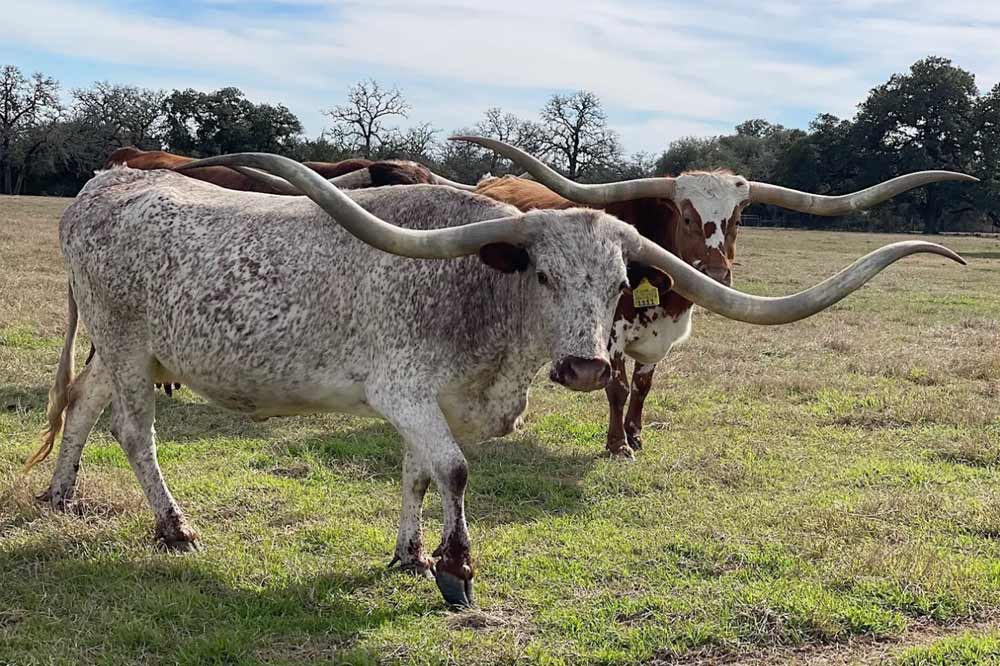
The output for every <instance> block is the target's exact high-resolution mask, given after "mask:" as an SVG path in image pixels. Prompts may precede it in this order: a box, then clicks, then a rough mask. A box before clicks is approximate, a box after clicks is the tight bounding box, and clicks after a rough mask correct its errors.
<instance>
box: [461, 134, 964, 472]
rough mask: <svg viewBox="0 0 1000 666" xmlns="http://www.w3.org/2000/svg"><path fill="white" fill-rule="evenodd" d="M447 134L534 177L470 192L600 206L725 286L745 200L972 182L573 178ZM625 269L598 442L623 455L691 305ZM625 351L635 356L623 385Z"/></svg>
mask: <svg viewBox="0 0 1000 666" xmlns="http://www.w3.org/2000/svg"><path fill="white" fill-rule="evenodd" d="M455 139H456V140H465V141H472V142H473V143H477V144H479V145H482V146H484V147H487V148H490V149H491V150H494V151H496V152H498V153H501V154H502V155H504V156H505V157H507V158H508V159H511V160H512V161H514V162H515V163H516V164H517V165H518V166H519V167H521V168H523V169H527V170H528V172H529V173H530V174H531V175H532V176H534V177H535V178H536V179H537V180H538V181H539V182H535V181H531V180H525V179H523V178H515V177H512V176H506V177H504V178H488V179H484V180H483V181H480V184H479V186H478V187H477V188H476V190H475V191H476V192H477V193H478V194H483V195H485V196H488V197H490V198H492V199H495V200H497V201H501V202H504V203H509V204H512V205H514V206H516V207H517V208H519V209H520V210H522V211H528V210H532V209H568V208H574V207H577V206H581V205H582V206H591V207H595V208H602V209H603V210H605V211H606V212H608V213H610V214H612V215H614V216H615V217H617V218H619V219H620V220H622V221H624V222H627V223H628V224H630V225H632V226H633V227H635V228H636V230H637V231H638V232H639V233H640V234H641V235H642V236H643V237H645V238H648V239H649V240H652V241H654V242H655V243H657V244H658V245H660V246H661V247H663V248H665V249H667V250H668V251H670V252H671V253H672V254H674V255H676V256H678V257H680V258H681V259H683V260H684V261H685V262H686V263H688V264H690V265H691V266H692V267H694V268H696V269H698V270H699V271H701V272H702V273H705V274H706V275H708V276H709V277H711V278H713V279H715V280H716V281H718V282H721V283H722V284H725V285H726V286H730V285H731V284H732V279H733V260H734V257H735V253H736V234H737V230H738V228H739V223H740V216H741V214H742V211H743V209H744V208H745V207H746V206H747V205H749V204H751V203H768V204H774V205H779V206H782V207H784V208H789V209H791V210H796V211H800V212H805V213H812V214H814V215H843V214H845V213H848V212H851V211H855V210H863V209H865V208H869V207H871V206H874V205H875V204H877V203H880V202H882V201H885V200H887V199H889V198H891V197H893V196H896V195H897V194H900V193H901V192H905V191H907V190H910V189H912V188H914V187H919V186H921V185H926V184H928V183H933V182H938V181H946V180H964V181H975V180H976V179H975V178H973V177H971V176H966V175H964V174H958V173H952V172H948V171H922V172H919V173H912V174H908V175H906V176H901V177H899V178H896V179H893V180H890V181H886V182H885V183H881V184H879V185H876V186H874V187H871V188H868V189H867V190H863V191H861V192H855V193H853V194H847V195H842V196H839V197H828V196H820V195H814V194H808V193H805V192H797V191H795V190H789V189H786V188H782V187H777V186H774V185H769V184H766V183H756V182H750V181H748V180H747V179H746V178H743V177H742V176H737V175H734V174H732V173H731V172H727V171H713V172H702V171H696V172H689V173H683V174H681V175H680V176H677V177H676V178H646V179H640V180H632V181H623V182H619V183H610V184H607V185H580V184H578V183H575V182H573V181H570V180H568V179H566V178H563V177H562V176H560V175H559V174H558V173H556V172H555V171H553V170H551V169H549V168H548V167H547V166H545V165H544V164H543V163H542V162H540V161H539V160H537V159H535V158H534V157H532V156H530V155H528V154H526V153H524V152H522V151H520V150H518V149H517V148H514V147H513V146H509V145H507V144H504V143H501V142H499V141H495V140H493V139H484V138H478V137H455ZM543 183H544V184H543ZM546 186H547V187H546ZM550 188H551V189H550ZM553 190H554V191H553ZM628 273H629V285H630V289H629V290H627V291H626V293H625V294H624V295H623V296H622V298H621V299H620V300H619V302H618V309H617V311H616V312H615V322H614V325H613V327H612V331H611V339H610V341H609V349H608V351H609V355H610V357H611V369H612V375H611V380H610V381H609V382H608V385H607V387H606V392H607V396H608V403H609V405H610V412H611V414H610V419H609V424H608V437H607V444H606V446H607V449H608V451H609V452H610V453H611V454H612V455H617V456H623V457H632V456H633V455H634V452H635V451H636V450H638V449H640V448H642V437H641V433H642V409H643V404H644V402H645V400H646V396H647V395H648V394H649V391H650V388H651V387H652V385H653V372H654V370H655V369H656V364H657V362H659V361H661V360H662V359H663V358H664V357H665V356H666V355H667V354H668V353H669V352H670V350H671V348H672V347H673V346H674V345H676V344H679V343H681V342H683V341H684V340H686V339H687V338H688V336H689V335H690V334H691V312H692V303H691V301H689V300H688V299H686V298H684V297H683V296H681V295H680V294H678V293H677V292H675V291H671V289H670V281H669V280H668V279H662V276H661V274H659V272H658V271H656V270H654V269H650V268H649V267H646V266H642V265H639V264H630V265H629V267H628ZM644 278H645V279H648V280H649V282H650V283H651V285H652V286H654V287H655V288H656V291H657V294H656V296H657V297H656V298H653V299H652V300H646V301H642V302H640V304H641V303H646V304H648V303H651V302H653V301H658V304H657V305H647V306H644V307H640V306H637V305H636V300H635V299H633V293H632V289H634V288H636V287H638V286H639V285H640V283H641V280H643V279H644ZM626 355H627V356H630V357H631V358H632V359H634V360H635V368H634V370H633V373H632V386H631V391H630V390H629V381H628V375H627V370H626V367H625V356H626ZM630 395H631V401H629V397H630ZM626 403H628V409H627V411H626Z"/></svg>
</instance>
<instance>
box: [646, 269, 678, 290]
mask: <svg viewBox="0 0 1000 666" xmlns="http://www.w3.org/2000/svg"><path fill="white" fill-rule="evenodd" d="M646 277H648V278H649V283H650V284H652V285H653V286H654V287H656V288H657V289H673V287H674V279H673V278H672V277H670V276H669V275H667V274H666V273H664V272H663V271H661V270H660V269H659V268H653V267H652V266H650V267H649V274H648V275H646Z"/></svg>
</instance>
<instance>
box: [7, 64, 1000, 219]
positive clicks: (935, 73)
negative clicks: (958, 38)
mask: <svg viewBox="0 0 1000 666" xmlns="http://www.w3.org/2000/svg"><path fill="white" fill-rule="evenodd" d="M411 110H412V108H411V106H410V105H409V103H408V102H407V101H406V99H405V97H404V95H403V93H402V92H401V91H400V90H399V89H398V88H395V87H393V88H387V87H385V86H383V85H381V84H380V83H379V82H377V81H374V80H366V81H361V82H359V83H358V84H357V85H355V86H354V87H352V88H351V89H350V90H349V91H348V95H347V98H346V99H345V101H344V103H342V104H339V105H335V106H332V107H330V108H328V109H326V110H325V111H324V113H325V114H326V115H327V117H328V118H329V119H330V125H329V128H328V129H326V130H325V131H324V132H323V133H322V134H321V135H320V136H318V137H316V138H309V137H306V136H305V135H304V132H303V127H302V123H301V122H300V121H299V119H298V118H297V117H296V116H295V114H294V113H292V112H291V111H290V110H289V109H288V108H287V107H285V106H284V105H282V104H265V103H256V102H253V101H251V100H249V99H247V98H246V96H245V95H244V94H243V92H242V91H240V90H239V89H237V88H233V87H229V88H222V89H220V90H217V91H214V92H202V91H197V90H193V89H187V90H173V91H171V92H167V91H163V90H149V89H145V88H140V87H136V86H131V85H121V84H113V83H109V82H106V81H105V82H97V83H95V84H94V85H93V86H91V87H89V88H76V89H72V90H70V91H69V94H68V97H65V98H64V95H63V91H62V90H61V88H60V85H59V83H58V82H57V81H56V80H55V79H53V78H52V77H49V76H46V75H44V74H41V73H36V74H33V75H31V76H28V75H25V74H24V73H23V72H22V71H21V70H20V69H19V68H18V67H16V66H14V65H7V66H5V67H3V69H2V70H0V193H4V194H49V195H63V196H72V195H74V194H75V193H76V192H77V191H78V190H79V188H80V187H81V186H82V185H83V183H85V182H86V181H87V179H89V178H90V176H91V175H92V174H93V171H94V170H95V169H98V168H100V167H101V166H102V165H103V163H104V161H105V159H106V158H107V156H108V155H109V154H110V153H111V152H112V151H113V150H115V149H116V148H120V147H123V146H127V145H134V146H137V147H139V148H142V149H146V150H154V149H162V150H168V151H171V152H175V153H180V154H184V155H191V156H195V157H203V156H209V155H216V154H220V153H230V152H240V151H265V152H272V153H278V154H281V155H286V156H288V157H292V158H294V159H298V160H315V161H338V160H342V159H346V158H349V157H356V156H361V157H368V158H372V159H395V158H401V159H413V160H418V161H420V162H423V163H425V164H427V165H429V166H430V167H431V168H432V169H434V170H435V171H437V172H439V173H441V174H442V175H445V176H447V177H449V178H452V179H455V180H460V181H464V182H476V180H477V179H478V178H480V177H481V176H482V175H483V174H485V173H492V174H494V175H502V174H505V173H510V172H511V171H518V170H516V169H515V168H514V167H513V165H511V164H510V163H509V162H507V161H506V160H505V159H503V158H502V157H500V156H499V155H497V154H495V153H493V152H492V151H489V150H485V149H482V148H480V147H478V146H474V145H470V144H465V143H456V142H449V141H446V140H444V137H443V136H441V132H440V130H438V129H436V128H434V127H433V126H431V125H430V124H426V123H424V124H417V125H411V126H409V127H405V128H404V127H401V126H400V123H402V122H403V121H404V120H406V119H407V117H408V115H409V112H410V111H411ZM452 133H455V134H477V135H482V136H489V137H493V138H496V139H499V140H501V141H505V142H508V143H511V144H514V145H516V146H519V147H521V148H523V149H524V150H526V151H528V152H530V153H532V154H535V155H539V156H542V157H543V158H544V159H546V160H547V161H548V162H549V163H550V164H552V165H553V166H554V167H555V168H557V169H558V170H560V171H561V172H562V173H564V174H565V175H567V176H568V177H570V178H572V179H575V180H579V181H581V182H606V181H609V180H620V179H623V178H640V177H647V176H653V175H674V174H678V173H681V172H683V171H687V170H699V169H729V170H732V171H734V172H736V173H739V174H741V175H744V176H746V177H748V178H750V179H752V180H761V181H767V182H772V183H776V184H780V185H785V186H787V187H793V188H797V189H803V190H808V191H811V192H817V193H820V194H837V193H843V192H847V191H853V190H857V189H861V188H864V187H867V186H869V185H872V184H874V183H876V182H879V181H881V180H886V179H888V178H892V177H894V176H898V175H901V174H903V173H907V172H910V171H917V170H922V169H949V170H954V171H963V172H966V173H971V174H973V175H975V176H978V177H979V178H980V179H981V180H982V183H981V184H979V185H975V186H969V185H967V184H951V183H945V184H940V185H935V186H932V187H927V188H921V189H920V190H917V191H914V192H912V193H909V194H907V195H904V196H901V197H898V198H897V199H894V200H893V202H892V203H891V204H888V205H884V206H881V207H879V208H877V209H876V210H874V211H871V212H868V213H862V214H857V215H853V216H848V217H845V218H840V219H837V220H833V221H830V220H822V221H817V220H815V219H813V218H810V217H809V216H805V215H801V214H796V213H789V212H787V211H781V210H779V209H773V208H771V207H763V206H755V207H753V208H752V209H751V210H749V211H747V212H748V216H747V217H748V219H754V218H757V217H759V218H761V219H763V221H764V222H765V223H768V224H779V225H787V226H801V225H808V224H818V225H822V226H824V227H830V226H838V227H841V228H857V229H864V230H871V231H904V230H921V231H924V232H927V233H937V232H940V231H953V230H962V229H969V228H976V227H977V225H978V226H979V227H982V225H989V224H996V225H1000V84H998V85H997V86H996V87H994V88H993V89H992V90H991V91H989V92H988V93H985V94H984V93H981V92H980V90H979V89H978V87H977V86H976V83H975V77H974V75H973V74H972V73H970V72H968V71H965V70H963V69H962V68H960V67H958V66H956V65H954V64H953V63H952V62H951V61H950V60H948V59H945V58H940V57H934V56H931V57H928V58H924V59H922V60H919V61H917V62H916V63H914V64H913V65H912V66H911V67H910V69H909V71H908V72H905V73H899V74H895V75H893V76H892V77H890V79H889V80H888V81H886V82H885V83H883V84H882V85H879V86H877V87H875V88H873V89H872V90H871V91H870V92H869V95H868V97H867V98H866V99H865V100H864V101H863V102H861V103H860V104H859V105H858V110H857V113H856V114H855V116H854V117H853V118H850V119H844V118H838V117H836V116H834V115H831V114H826V113H824V114H820V115H819V116H817V117H816V118H815V119H814V120H813V121H812V122H811V123H810V124H809V127H808V128H807V129H805V130H803V129H795V128H786V127H783V126H781V125H779V124H775V123H771V122H768V121H767V120H764V119H751V120H747V121H746V122H743V123H741V124H740V125H738V126H737V127H736V128H735V131H734V132H733V133H732V134H726V135H720V136H713V137H686V138H682V139H678V140H676V141H674V142H672V143H671V144H670V145H669V146H668V147H667V148H666V149H665V150H664V151H663V152H662V153H661V154H659V155H658V156H657V155H651V154H649V153H635V154H633V155H629V156H626V155H625V153H624V151H623V148H622V145H621V140H620V138H619V136H618V134H617V133H616V132H615V131H614V130H613V129H612V128H610V127H609V125H608V121H607V116H606V115H605V112H604V109H603V107H602V105H601V100H600V99H599V98H598V97H597V95H595V94H594V93H592V92H588V91H579V92H576V93H573V94H556V95H553V96H552V97H550V98H549V100H548V101H547V102H546V104H545V105H544V106H543V108H542V109H541V110H540V111H539V114H538V117H537V118H534V119H525V118H520V117H518V116H516V115H514V114H512V113H508V112H504V111H503V110H502V109H501V108H499V107H495V108H490V109H487V110H486V111H485V112H484V114H483V117H482V118H481V120H480V121H479V122H478V123H477V124H476V125H475V126H472V127H465V128H459V129H456V130H454V131H453V132H452Z"/></svg>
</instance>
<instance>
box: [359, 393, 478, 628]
mask: <svg viewBox="0 0 1000 666" xmlns="http://www.w3.org/2000/svg"><path fill="white" fill-rule="evenodd" d="M373 393H374V395H371V396H370V398H369V402H370V403H371V405H372V406H373V407H375V408H376V409H377V410H378V411H379V412H380V413H381V414H382V415H383V416H385V417H386V418H387V419H388V420H389V421H390V422H391V423H392V424H393V425H394V426H395V427H396V429H397V430H398V431H399V433H400V434H401V435H402V436H403V439H404V440H406V446H407V450H408V452H409V453H410V455H412V459H411V463H412V464H414V465H422V466H424V467H423V468H424V469H426V470H427V472H429V475H430V478H432V479H433V480H434V482H435V483H436V484H437V487H438V492H439V493H440V495H441V503H442V505H443V508H444V511H443V517H444V525H443V526H442V530H441V545H439V546H438V547H437V549H436V550H435V551H434V557H436V558H438V559H437V561H436V562H435V563H434V567H433V573H434V579H435V580H436V582H437V585H438V589H440V590H441V594H442V595H443V596H444V600H445V602H447V603H448V605H450V606H452V607H456V608H462V607H467V606H472V605H473V604H474V598H473V594H472V577H473V568H472V555H471V548H470V543H469V530H468V527H467V526H466V523H465V486H466V483H467V482H468V477H469V465H468V463H467V462H466V461H465V456H464V455H463V454H462V450H461V449H460V448H459V447H458V443H457V442H456V441H455V438H454V437H452V434H451V431H450V430H449V428H448V422H447V421H446V420H445V417H444V414H442V413H441V408H440V407H439V406H438V404H437V402H436V401H435V400H434V399H433V398H431V399H423V398H420V399H416V400H414V399H408V398H407V397H406V394H405V393H399V392H398V389H397V391H394V392H392V395H389V394H388V392H386V394H385V395H382V392H381V391H376V392H373ZM405 492H407V491H406V490H404V494H405ZM409 508H411V505H410V504H408V503H407V500H406V499H405V498H404V514H403V516H402V517H401V522H406V521H407V520H408V518H412V514H411V515H410V516H407V513H406V511H407V509H409ZM400 535H401V536H402V537H403V538H404V539H406V540H407V541H408V540H409V539H410V538H412V537H413V535H414V531H413V530H412V529H409V528H405V527H404V526H401V527H400ZM398 548H399V544H398V543H397V549H398Z"/></svg>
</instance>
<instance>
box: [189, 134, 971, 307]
mask: <svg viewBox="0 0 1000 666" xmlns="http://www.w3.org/2000/svg"><path fill="white" fill-rule="evenodd" d="M233 165H238V166H247V167H254V168H258V169H266V170H267V171H269V172H272V173H275V174H277V175H279V176H281V177H282V178H284V179H286V180H287V181H288V182H290V183H291V184H292V185H294V186H295V187H297V188H298V189H300V190H301V191H302V192H304V193H305V194H306V195H307V196H308V197H309V198H310V199H312V200H313V201H314V202H316V203H317V204H318V205H319V206H320V207H321V208H323V210H325V211H326V212H327V213H328V214H329V215H330V216H331V217H332V218H333V219H334V220H335V221H336V222H337V223H338V224H340V225H341V226H343V227H344V228H345V229H347V230H348V231H349V232H350V233H352V234H353V235H355V236H356V237H358V238H359V239H361V240H362V241H364V242H366V243H368V244H369V245H372V246H374V247H377V248H379V249H381V250H384V251H386V252H390V253H392V254H398V255H403V256H407V257H417V258H425V259H446V258H451V257H459V256H465V255H469V254H474V253H476V252H478V251H479V249H480V248H481V247H482V246H484V245H487V244H489V243H497V242H507V243H519V242H520V243H524V242H527V241H529V240H530V227H531V225H529V224H528V223H526V222H525V221H524V219H523V217H524V216H521V215H518V216H515V217H509V218H501V219H497V220H487V221H485V222H475V223H472V224H467V225H464V226H461V227H452V228H449V229H434V230H421V231H417V230H412V229H402V228H400V227H397V226H395V225H392V224H389V223H387V222H383V221H382V220H380V219H379V218H378V217H376V216H374V215H372V214H371V213H369V212H368V211H366V210H365V209H364V208H362V207H361V206H359V205H358V204H356V203H355V202H354V201H353V200H352V199H351V198H350V197H348V196H347V195H346V194H344V193H342V192H341V191H339V190H338V189H337V188H336V187H334V186H333V185H331V184H330V183H329V182H328V181H326V180H324V179H323V177H322V176H320V175H319V174H317V173H316V172H315V171H313V170H312V169H310V168H309V167H306V166H304V165H302V164H299V163H298V162H295V161H294V160H290V159H288V158H287V157H280V156H278V155H268V154H264V153H237V154H235V155H222V156H219V157H211V158H208V159H204V160H199V161H198V162H196V163H195V162H192V163H190V164H188V165H185V167H183V168H195V167H198V166H233ZM618 224H620V225H621V227H622V229H623V232H624V233H626V234H631V235H632V238H633V241H634V242H635V243H636V244H637V245H638V247H639V251H638V253H637V255H636V257H635V259H636V260H637V261H639V262H641V263H645V264H648V265H650V266H655V267H657V268H659V269H660V270H663V271H664V272H666V273H667V274H669V275H670V276H671V277H672V278H673V280H674V289H675V290H676V291H677V292H678V293H679V294H681V295H682V296H684V297H686V298H688V299H690V300H691V301H693V302H695V303H698V304H699V305H701V306H702V307H704V308H706V309H708V310H711V311H712V312H716V313H718V314H720V315H722V316H724V317H728V318H730V319H737V320H740V321H745V322H748V323H751V324H787V323H790V322H793V321H797V320H799V319H804V318H806V317H808V316H810V315H813V314H816V313H817V312H819V311H821V310H823V309H825V308H828V307H830V306H831V305H833V304H834V303H836V302H837V301H839V300H840V299H842V298H844V297H845V296H847V295H848V294H850V293H851V292H852V291H854V290H855V289H857V288H859V287H860V286H861V285H863V284H864V283H865V282H867V281H868V280H870V279H871V278H872V277H873V276H874V275H876V274H877V273H878V272H879V271H881V270H882V269H883V268H885V267H886V266H888V265H889V264H891V263H893V262H894V261H897V260H899V259H901V258H903V257H905V256H907V255H909V254H913V253H915V252H931V253H934V254H940V255H942V256H945V257H948V258H949V259H952V260H953V261H957V262H959V263H962V264H964V263H965V260H964V259H962V258H961V257H960V256H959V255H957V254H955V253H954V252H952V251H951V250H949V249H948V248H945V247H942V246H940V245H936V244H934V243H925V242H923V241H903V242H900V243H894V244H892V245H887V246H885V247H883V248H880V249H878V250H875V251H874V252H872V253H871V254H868V255H866V256H865V257H862V258H861V259H859V260H858V261H856V262H854V263H853V264H851V265H850V266H848V267H847V268H845V269H844V270H842V271H840V272H839V273H837V274H836V275H834V276H833V277H830V278H827V279H826V280H824V281H823V282H821V283H820V284H818V285H816V286H815V287H812V288H810V289H807V290H805V291H802V292H799V293H798V294H793V295H791V296H785V297H781V298H766V297H761V296H752V295H749V294H744V293H741V292H738V291H735V290H733V289H730V288H729V287H725V286H723V285H721V284H719V283H718V282H716V281H714V280H712V279H711V278H709V277H708V276H706V275H704V274H702V273H701V272H699V271H696V270H695V269H693V268H692V267H691V266H689V265H688V264H687V263H685V262H684V261H683V260H682V259H680V258H679V257H677V256H675V255H673V254H671V253H669V252H667V251H666V250H664V249H663V248H662V247H660V246H659V245H657V244H655V243H653V242H651V241H648V240H646V239H644V238H642V237H641V236H639V233H638V232H637V231H636V230H635V229H634V228H632V227H629V226H627V225H626V224H625V223H624V222H619V223H618Z"/></svg>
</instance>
